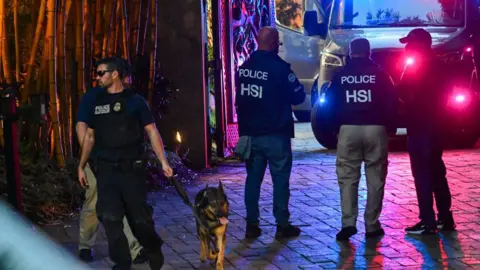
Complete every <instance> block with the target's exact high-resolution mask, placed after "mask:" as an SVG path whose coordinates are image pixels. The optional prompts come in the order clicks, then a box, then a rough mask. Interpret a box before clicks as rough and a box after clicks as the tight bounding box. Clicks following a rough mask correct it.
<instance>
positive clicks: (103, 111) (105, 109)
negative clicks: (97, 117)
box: [95, 104, 110, 114]
mask: <svg viewBox="0 0 480 270" xmlns="http://www.w3.org/2000/svg"><path fill="white" fill-rule="evenodd" d="M109 112H110V104H107V105H102V106H96V107H95V114H106V113H109Z"/></svg>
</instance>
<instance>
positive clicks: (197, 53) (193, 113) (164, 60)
mask: <svg viewBox="0 0 480 270" xmlns="http://www.w3.org/2000/svg"><path fill="white" fill-rule="evenodd" d="M158 1H159V9H158V12H159V16H158V17H159V21H158V27H159V29H158V30H159V37H158V41H159V42H158V47H159V48H158V55H157V58H158V60H159V62H160V63H161V64H162V67H161V70H162V72H163V74H164V76H165V77H166V78H168V79H169V80H172V81H173V82H174V83H175V84H176V85H177V86H178V88H179V89H180V92H179V93H178V99H177V100H173V101H172V103H171V105H170V106H169V114H168V115H165V116H164V117H162V119H161V120H160V121H159V122H158V123H157V124H158V129H159V131H160V132H161V135H162V137H163V139H164V142H165V144H166V145H168V146H174V145H175V134H176V132H177V131H179V132H180V134H181V135H182V140H183V143H182V147H183V149H185V150H186V149H187V148H190V153H189V155H188V159H189V160H191V161H192V164H191V167H192V168H194V169H202V168H205V167H207V153H206V139H205V138H206V110H207V108H206V106H207V105H206V100H205V99H206V94H205V89H206V82H205V74H204V66H205V58H204V55H205V45H204V43H205V40H204V23H203V19H204V18H203V8H202V2H203V1H199V0H181V1H172V0H158Z"/></svg>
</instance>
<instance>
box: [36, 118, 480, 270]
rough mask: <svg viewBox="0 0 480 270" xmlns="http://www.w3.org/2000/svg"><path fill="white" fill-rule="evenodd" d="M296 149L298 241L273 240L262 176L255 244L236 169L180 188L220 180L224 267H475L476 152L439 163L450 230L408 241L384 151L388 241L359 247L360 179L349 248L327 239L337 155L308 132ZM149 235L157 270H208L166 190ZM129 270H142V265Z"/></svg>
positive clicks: (407, 213) (397, 164) (409, 187)
mask: <svg viewBox="0 0 480 270" xmlns="http://www.w3.org/2000/svg"><path fill="white" fill-rule="evenodd" d="M297 134H298V135H297V137H298V139H296V140H295V142H294V144H295V145H294V150H295V161H294V163H295V165H294V169H293V174H292V179H291V201H290V203H291V204H290V205H291V208H290V209H291V216H292V221H293V223H294V224H296V225H300V226H301V229H302V231H303V233H302V235H301V237H299V238H298V239H294V240H291V241H289V242H282V243H281V242H278V241H276V240H275V239H274V238H273V235H274V233H275V227H274V218H273V215H272V182H271V178H270V175H269V174H267V176H266V179H265V181H264V184H263V185H262V195H261V202H260V205H261V216H262V229H263V232H264V233H263V235H262V236H261V237H260V238H259V239H258V240H256V241H253V242H247V241H245V240H243V237H244V233H245V231H244V230H245V221H244V219H243V218H244V217H245V207H244V204H243V184H244V179H245V170H244V168H243V166H242V164H233V165H225V166H222V167H220V168H218V170H217V171H215V172H213V173H210V174H207V175H203V176H202V179H201V181H199V182H198V183H196V184H195V185H192V186H189V187H188V192H189V194H190V196H191V199H193V196H194V194H195V193H196V192H197V191H198V190H200V189H201V188H203V187H205V185H206V184H207V183H209V184H210V185H217V184H218V180H222V181H223V184H224V185H225V188H226V192H227V195H228V197H229V200H230V204H231V208H230V209H231V212H230V222H231V223H230V225H229V228H228V236H227V243H228V244H227V252H226V262H225V266H226V269H306V268H308V269H367V268H368V269H370V268H377V269H438V268H441V269H443V268H445V269H480V234H479V233H478V232H479V231H480V213H479V207H480V189H479V187H480V183H479V182H478V181H479V179H478V177H477V176H478V175H480V149H474V150H461V151H447V152H446V153H445V155H444V160H445V162H446V165H447V168H448V175H447V177H448V179H449V184H450V187H451V189H452V195H453V211H454V217H455V220H456V222H457V232H453V233H449V234H446V233H441V234H439V236H438V237H437V236H428V237H410V236H406V235H405V234H404V232H403V230H404V228H405V227H406V226H407V225H411V224H412V222H416V221H417V216H418V209H417V201H416V195H415V190H414V188H413V180H412V177H411V172H410V168H409V160H408V156H407V155H406V154H405V153H404V152H396V153H391V154H390V166H389V174H388V178H387V184H386V193H385V199H384V209H383V212H382V216H381V222H382V224H383V226H384V228H385V231H386V235H385V236H384V237H383V238H382V239H379V240H369V241H366V240H365V238H364V228H363V216H362V215H363V210H364V206H365V203H366V186H365V181H364V180H365V179H364V176H363V177H362V181H361V185H360V199H359V203H360V207H359V208H360V217H359V221H358V225H357V228H358V229H359V233H358V234H357V235H355V236H354V237H352V239H351V241H350V242H349V243H345V244H341V243H339V242H336V241H335V234H336V233H337V231H338V229H339V227H340V217H341V213H340V206H339V203H340V201H339V188H338V185H337V181H336V175H335V155H334V153H333V152H328V151H325V150H322V149H321V147H320V146H319V145H318V144H317V143H316V142H315V141H314V140H313V139H312V135H311V131H309V128H308V125H305V124H302V125H297ZM150 199H151V203H152V204H153V206H154V208H155V220H156V225H157V231H158V232H159V233H160V235H161V236H162V238H163V239H164V240H165V243H166V244H165V245H164V247H163V251H164V254H165V256H166V262H167V264H166V265H165V266H164V268H163V269H213V268H212V266H211V265H209V264H208V263H205V264H202V263H201V262H200V260H199V255H198V252H199V241H198V240H197V238H196V230H195V223H194V219H193V217H192V214H191V211H190V209H189V208H187V206H185V205H184V204H183V203H182V202H181V201H180V199H179V197H178V195H177V194H176V193H175V190H174V189H168V190H167V191H162V192H158V193H154V194H151V196H150ZM45 229H46V231H47V232H49V233H50V234H51V235H52V236H53V237H54V238H55V239H56V240H57V241H59V242H60V243H62V244H63V245H64V246H66V247H68V248H69V249H71V250H73V251H75V250H76V243H77V239H78V236H77V235H78V226H77V223H76V222H75V223H72V225H71V226H53V227H47V228H45ZM95 251H96V254H97V261H95V262H93V263H91V264H90V266H91V267H92V268H94V269H110V265H111V262H110V260H109V259H108V252H107V243H106V240H105V238H104V233H103V230H102V234H101V236H100V237H99V239H98V245H97V247H96V250H95ZM135 267H136V268H135V269H149V268H148V266H147V265H139V266H135Z"/></svg>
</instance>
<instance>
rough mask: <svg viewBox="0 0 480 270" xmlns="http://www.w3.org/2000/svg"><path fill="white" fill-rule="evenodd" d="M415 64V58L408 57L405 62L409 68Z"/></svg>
mask: <svg viewBox="0 0 480 270" xmlns="http://www.w3.org/2000/svg"><path fill="white" fill-rule="evenodd" d="M413 63H415V60H414V59H413V57H407V59H406V60H405V65H407V66H410V65H413Z"/></svg>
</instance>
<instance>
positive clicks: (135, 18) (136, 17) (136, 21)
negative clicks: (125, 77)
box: [130, 0, 142, 56]
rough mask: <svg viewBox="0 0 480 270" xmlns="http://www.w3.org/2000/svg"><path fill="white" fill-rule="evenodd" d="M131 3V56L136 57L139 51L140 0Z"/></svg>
mask: <svg viewBox="0 0 480 270" xmlns="http://www.w3.org/2000/svg"><path fill="white" fill-rule="evenodd" d="M130 1H132V3H133V15H132V20H131V25H130V33H131V37H130V40H131V41H130V44H132V47H131V49H132V50H131V54H133V55H134V56H137V55H138V49H139V44H138V43H139V38H140V26H141V21H142V20H141V19H140V17H141V15H142V1H141V0H130Z"/></svg>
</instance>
